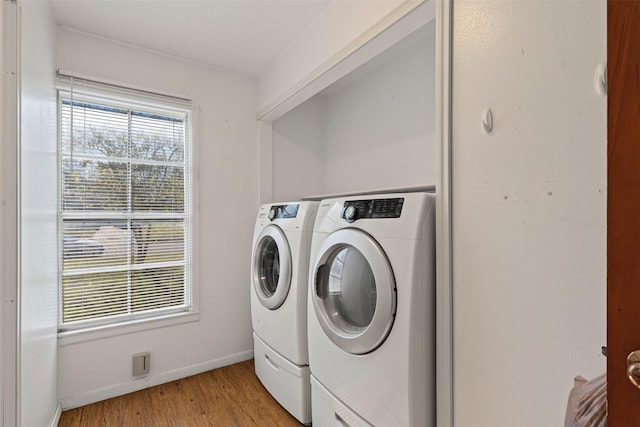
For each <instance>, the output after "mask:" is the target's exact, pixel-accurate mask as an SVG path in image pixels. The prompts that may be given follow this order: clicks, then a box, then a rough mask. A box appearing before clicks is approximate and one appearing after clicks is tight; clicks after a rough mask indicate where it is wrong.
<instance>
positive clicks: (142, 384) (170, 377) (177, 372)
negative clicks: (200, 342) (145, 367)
mask: <svg viewBox="0 0 640 427" xmlns="http://www.w3.org/2000/svg"><path fill="white" fill-rule="evenodd" d="M252 357H253V349H252V350H247V351H242V352H240V353H235V354H232V355H229V356H225V357H221V358H219V359H214V360H208V361H206V362H202V363H197V364H195V365H189V366H185V367H182V368H178V369H173V370H171V371H166V372H161V373H158V374H156V375H153V376H150V377H147V378H142V379H136V380H132V381H128V382H126V383H120V384H114V385H110V386H107V387H103V388H100V389H97V390H91V391H89V392H86V393H82V394H78V395H75V396H69V397H65V398H63V399H62V401H61V402H60V404H61V405H62V409H64V410H67V409H73V408H77V407H80V406H84V405H88V404H91V403H95V402H100V401H101V400H105V399H110V398H112V397H116V396H121V395H123V394H127V393H131V392H134V391H138V390H143V389H145V388H149V387H153V386H156V385H160V384H164V383H167V382H170V381H175V380H179V379H181V378H185V377H189V376H191V375H196V374H200V373H202V372H206V371H210V370H212V369H216V368H221V367H223V366H228V365H233V364H234V363H239V362H244V361H245V360H249V359H251V358H252Z"/></svg>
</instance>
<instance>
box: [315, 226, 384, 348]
mask: <svg viewBox="0 0 640 427" xmlns="http://www.w3.org/2000/svg"><path fill="white" fill-rule="evenodd" d="M312 271H313V272H314V273H313V274H314V276H313V277H314V284H313V294H312V295H313V297H312V299H313V306H314V309H315V313H316V317H317V318H318V321H319V322H320V325H321V326H322V329H323V330H324V332H325V333H326V334H327V336H328V337H329V339H331V341H333V342H334V344H336V345H337V346H338V347H340V348H341V349H343V350H344V351H346V352H349V353H352V354H365V353H369V352H371V351H373V350H375V349H376V348H377V347H378V346H380V344H382V343H383V342H384V340H385V339H386V337H387V335H388V334H389V332H390V331H391V326H392V325H393V319H394V317H395V312H396V285H395V279H394V276H393V270H392V269H391V265H390V264H389V260H388V259H387V257H386V255H385V253H384V251H383V250H382V248H381V247H380V245H379V244H378V243H377V242H376V241H375V240H374V239H373V237H371V236H370V235H368V234H367V233H365V232H363V231H359V230H356V229H350V228H346V229H342V230H338V231H336V232H335V233H333V234H330V235H329V236H328V237H327V238H326V239H325V240H324V242H323V243H322V245H321V247H320V250H319V252H318V256H317V258H316V260H315V262H314V265H313V270H312Z"/></svg>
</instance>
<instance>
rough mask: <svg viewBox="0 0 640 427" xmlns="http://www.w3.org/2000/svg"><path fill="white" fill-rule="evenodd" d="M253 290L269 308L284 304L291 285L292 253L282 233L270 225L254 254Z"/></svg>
mask: <svg viewBox="0 0 640 427" xmlns="http://www.w3.org/2000/svg"><path fill="white" fill-rule="evenodd" d="M252 267H253V287H254V289H255V293H256V296H257V297H258V299H259V300H260V302H261V303H262V305H264V306H265V307H266V308H268V309H270V310H275V309H277V308H278V307H280V306H281V305H282V303H284V301H285V300H286V299H287V294H288V293H289V287H290V286H291V251H290V249H289V243H288V242H287V238H286V237H285V235H284V233H283V232H282V230H281V229H280V228H279V227H277V226H275V225H268V226H267V227H265V228H264V230H262V233H260V235H259V236H258V239H257V241H256V246H255V249H254V252H253V266H252Z"/></svg>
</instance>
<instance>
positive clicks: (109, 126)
mask: <svg viewBox="0 0 640 427" xmlns="http://www.w3.org/2000/svg"><path fill="white" fill-rule="evenodd" d="M71 105H72V104H71V101H69V100H63V102H62V112H61V131H62V132H61V137H62V141H61V143H62V144H61V149H62V154H63V155H69V156H73V155H76V156H80V155H84V156H106V157H119V158H127V157H128V156H129V154H128V151H129V150H128V149H129V141H128V139H129V136H128V134H129V112H128V111H127V110H122V109H117V108H113V107H108V106H105V105H98V104H88V103H84V102H74V103H73V108H72V106H71ZM72 125H73V127H72ZM71 135H73V139H72V138H71Z"/></svg>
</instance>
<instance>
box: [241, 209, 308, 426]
mask: <svg viewBox="0 0 640 427" xmlns="http://www.w3.org/2000/svg"><path fill="white" fill-rule="evenodd" d="M317 209H318V202H291V203H271V204H266V205H262V206H261V207H260V209H259V211H258V217H257V219H256V225H255V229H254V240H253V251H252V259H251V323H252V326H253V339H254V361H255V369H256V375H257V376H258V378H260V381H261V382H262V384H263V385H264V386H265V388H266V389H267V390H269V392H270V393H271V395H273V397H274V398H275V399H276V400H277V401H278V402H279V403H280V404H281V405H282V406H283V407H284V408H285V409H286V410H287V411H289V413H291V414H292V415H293V416H294V417H296V418H297V419H298V420H299V421H300V422H302V423H304V424H308V423H310V422H311V397H310V393H311V391H310V390H311V389H310V382H309V381H310V378H309V366H308V365H309V352H308V347H307V294H308V293H307V279H308V268H309V248H310V243H311V234H312V231H313V224H314V220H315V216H316V211H317Z"/></svg>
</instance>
